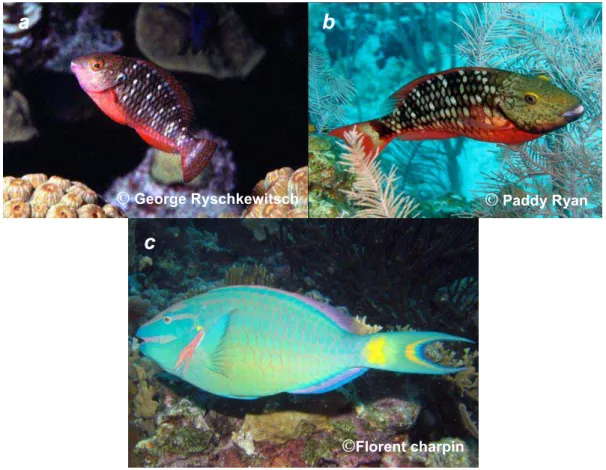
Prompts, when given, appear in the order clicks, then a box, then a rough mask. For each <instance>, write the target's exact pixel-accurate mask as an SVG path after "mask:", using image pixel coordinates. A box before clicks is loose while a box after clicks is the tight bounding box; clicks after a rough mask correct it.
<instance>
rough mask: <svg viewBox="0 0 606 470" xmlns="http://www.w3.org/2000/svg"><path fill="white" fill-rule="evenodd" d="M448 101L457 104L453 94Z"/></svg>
mask: <svg viewBox="0 0 606 470" xmlns="http://www.w3.org/2000/svg"><path fill="white" fill-rule="evenodd" d="M450 102H451V103H452V104H454V105H456V104H457V99H456V98H455V97H454V96H451V97H450Z"/></svg>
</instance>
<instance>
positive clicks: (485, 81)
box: [330, 67, 584, 158]
mask: <svg viewBox="0 0 606 470" xmlns="http://www.w3.org/2000/svg"><path fill="white" fill-rule="evenodd" d="M390 100H391V102H390V103H391V106H390V109H391V112H390V113H389V114H388V115H386V116H384V117H381V118H379V119H374V120H372V121H366V122H361V123H358V124H354V125H351V126H345V127H341V128H338V129H335V130H333V131H332V132H330V135H334V136H337V137H341V138H343V137H344V135H345V132H348V131H351V130H352V129H353V128H354V126H356V129H357V131H358V132H360V133H361V134H362V136H363V140H362V144H363V146H364V149H365V151H366V153H367V155H371V156H372V157H373V158H374V157H376V156H377V155H378V154H379V153H380V152H381V151H382V150H383V149H384V148H385V146H386V145H387V144H388V143H389V142H391V140H393V139H394V138H399V139H402V140H426V139H449V138H451V137H469V138H471V139H475V140H481V141H484V142H495V143H502V144H521V143H523V142H528V141H531V140H534V139H538V138H539V137H541V136H542V135H544V134H546V133H548V132H552V131H554V130H556V129H559V128H561V127H563V126H565V125H566V124H568V123H569V122H572V121H575V120H576V119H578V118H580V117H581V116H582V115H583V112H584V108H583V105H582V104H581V101H580V100H579V99H578V98H577V97H576V96H574V95H572V94H570V93H568V92H566V91H564V90H561V89H560V88H558V87H557V86H555V85H554V84H553V83H551V82H550V81H549V78H547V77H546V76H542V75H541V76H538V77H527V76H524V75H519V74H517V73H514V72H507V71H505V70H498V69H490V68H475V67H466V68H456V69H451V70H446V71H444V72H439V73H434V74H431V75H426V76H424V77H421V78H418V79H416V80H414V81H413V82H411V83H409V84H408V85H406V86H405V87H403V88H402V89H400V90H398V91H397V92H396V93H395V94H394V95H393V96H391V98H390Z"/></svg>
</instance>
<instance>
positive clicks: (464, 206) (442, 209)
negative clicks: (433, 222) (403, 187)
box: [419, 193, 484, 218]
mask: <svg viewBox="0 0 606 470" xmlns="http://www.w3.org/2000/svg"><path fill="white" fill-rule="evenodd" d="M419 200H421V199H419ZM482 202H484V201H482ZM419 210H420V211H421V214H422V217H426V218H454V217H459V216H461V215H462V214H470V213H472V212H473V210H474V206H473V201H468V200H467V199H465V196H463V195H461V194H456V193H447V194H444V195H442V196H439V197H436V198H434V199H430V200H425V201H422V202H420V205H419Z"/></svg>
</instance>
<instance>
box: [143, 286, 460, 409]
mask: <svg viewBox="0 0 606 470" xmlns="http://www.w3.org/2000/svg"><path fill="white" fill-rule="evenodd" d="M137 337H139V338H140V339H141V340H142V341H143V344H142V345H141V346H140V348H141V351H142V352H143V354H145V355H147V356H149V357H150V358H152V359H154V360H155V361H156V362H158V364H160V366H161V367H163V368H164V369H165V370H167V371H168V372H171V373H173V374H175V375H177V376H179V377H181V378H182V379H183V380H186V381H187V382H190V383H192V384H193V385H195V386H197V387H199V388H202V389H204V390H207V391H209V392H211V393H215V394H217V395H221V396H226V397H232V398H256V397H260V396H267V395H273V394H276V393H280V392H291V393H322V392H324V391H328V390H332V389H334V388H336V387H338V386H340V385H342V384H343V383H346V382H348V381H350V380H353V379H355V378H356V377H358V376H359V375H361V374H362V373H364V372H365V371H366V370H367V369H368V368H370V367H372V368H378V369H384V370H395V371H399V372H415V373H437V374H442V373H451V372H453V371H458V370H460V369H458V368H444V367H443V366H440V365H437V364H434V363H432V362H430V361H428V360H427V359H426V358H425V356H424V348H425V346H426V344H430V343H431V342H433V341H438V340H441V341H448V340H454V341H467V340H464V339H462V338H458V337H454V336H450V335H444V334H441V333H416V332H415V333H411V332H398V333H377V334H372V335H361V334H359V332H357V331H356V330H355V321H354V319H353V318H352V317H351V316H349V315H347V314H345V313H343V312H340V311H338V310H336V309H333V308H332V307H329V306H327V305H324V304H321V303H318V302H315V301H312V300H310V299H307V298H306V297H303V296H300V295H298V294H291V293H288V292H284V291H280V290H277V289H271V288H265V287H256V286H236V287H226V288H221V289H215V290H213V291H210V292H208V293H206V294H203V295H201V296H197V297H193V298H191V299H188V300H186V301H183V302H180V303H178V304H175V305H173V306H171V307H169V308H168V309H167V310H165V311H164V312H162V313H161V314H159V315H158V316H156V317H155V318H154V319H152V320H150V321H149V322H147V323H146V324H145V325H143V326H141V327H140V328H139V330H138V331H137Z"/></svg>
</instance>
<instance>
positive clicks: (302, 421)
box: [240, 411, 329, 444]
mask: <svg viewBox="0 0 606 470" xmlns="http://www.w3.org/2000/svg"><path fill="white" fill-rule="evenodd" d="M328 429H329V426H328V418H327V417H326V416H325V415H321V414H312V413H304V412H300V411H275V412H272V413H266V414H261V415H253V414H247V415H246V417H245V418H244V424H243V425H242V429H241V430H240V432H242V433H248V432H250V434H251V436H252V438H253V440H254V441H273V442H276V443H280V444H282V443H284V442H286V441H289V440H291V439H296V438H298V437H300V436H303V435H306V434H311V433H314V432H316V431H320V430H328Z"/></svg>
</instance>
